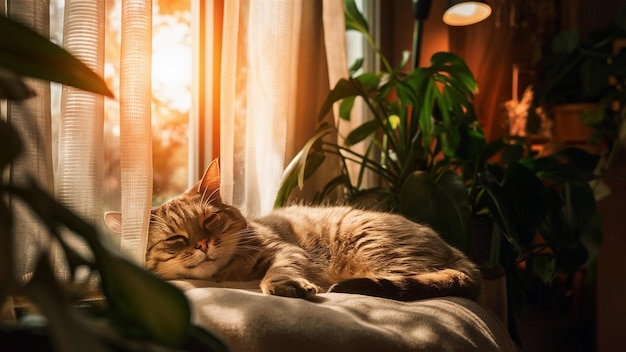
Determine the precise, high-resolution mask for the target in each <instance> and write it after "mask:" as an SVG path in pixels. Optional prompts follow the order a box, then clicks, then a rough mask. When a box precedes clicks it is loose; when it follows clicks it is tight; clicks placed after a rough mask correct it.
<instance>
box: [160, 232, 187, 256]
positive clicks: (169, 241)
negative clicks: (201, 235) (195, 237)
mask: <svg viewBox="0 0 626 352" xmlns="http://www.w3.org/2000/svg"><path fill="white" fill-rule="evenodd" d="M163 243H164V244H165V245H166V246H167V249H168V251H169V252H170V253H173V252H176V251H180V250H181V249H183V248H185V247H187V246H188V245H189V239H188V238H187V237H185V236H183V235H181V234H175V235H172V236H170V237H168V238H166V239H164V240H163Z"/></svg>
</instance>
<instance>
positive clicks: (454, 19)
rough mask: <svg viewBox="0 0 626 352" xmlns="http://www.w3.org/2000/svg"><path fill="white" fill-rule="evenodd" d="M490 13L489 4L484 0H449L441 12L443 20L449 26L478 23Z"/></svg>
mask: <svg viewBox="0 0 626 352" xmlns="http://www.w3.org/2000/svg"><path fill="white" fill-rule="evenodd" d="M490 14H491V6H489V5H487V3H486V2H485V1H484V0H450V1H449V2H448V6H447V7H446V11H445V12H444V13H443V22H445V23H446V24H447V25H450V26H467V25H470V24H474V23H478V22H480V21H482V20H484V19H486V18H487V17H489V15H490Z"/></svg>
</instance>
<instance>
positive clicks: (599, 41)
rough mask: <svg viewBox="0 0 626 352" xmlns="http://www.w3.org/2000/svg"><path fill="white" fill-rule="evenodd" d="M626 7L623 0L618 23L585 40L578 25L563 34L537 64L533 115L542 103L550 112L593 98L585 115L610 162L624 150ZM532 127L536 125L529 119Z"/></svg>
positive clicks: (583, 117) (593, 139) (582, 120)
mask: <svg viewBox="0 0 626 352" xmlns="http://www.w3.org/2000/svg"><path fill="white" fill-rule="evenodd" d="M624 38H626V6H624V3H622V6H621V7H620V10H619V11H618V13H617V16H616V20H615V22H614V23H613V24H612V25H610V26H608V27H606V28H603V29H601V30H598V31H596V32H594V33H592V34H591V38H590V40H589V41H588V42H583V41H581V38H580V34H579V32H578V31H576V30H567V31H563V32H561V33H558V34H557V35H556V36H555V38H554V39H553V42H552V46H551V50H549V51H548V52H546V53H545V54H544V56H543V57H542V59H541V60H540V61H539V63H538V64H537V79H536V81H535V84H534V85H533V90H534V95H533V104H532V106H531V107H530V109H529V112H530V117H531V118H532V117H536V115H534V114H533V113H534V112H535V111H536V108H537V107H542V108H543V109H544V110H545V111H551V110H552V109H553V108H555V107H556V106H558V105H560V104H571V103H589V106H588V107H587V108H586V109H585V110H584V111H583V112H582V114H581V116H580V119H581V122H582V124H583V125H586V126H588V127H590V128H591V129H592V131H593V132H594V133H593V134H592V135H591V137H590V141H589V142H590V143H591V144H594V143H601V144H603V145H604V146H605V148H606V150H607V151H608V156H607V159H608V160H607V164H608V165H610V164H611V163H612V161H613V160H614V158H615V157H616V155H617V152H618V151H619V149H620V143H619V142H618V139H619V134H620V133H622V134H623V133H624V126H625V125H624V112H625V111H626V91H625V89H624V88H625V87H626V50H625V49H626V47H624V46H622V47H621V48H618V47H617V45H618V44H619V40H620V39H622V40H623V39H624ZM529 125H530V126H531V128H532V126H534V125H535V124H533V123H530V124H529Z"/></svg>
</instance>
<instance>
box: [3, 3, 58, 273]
mask: <svg viewBox="0 0 626 352" xmlns="http://www.w3.org/2000/svg"><path fill="white" fill-rule="evenodd" d="M48 8H49V2H48V1H28V0H19V1H8V3H7V8H6V10H7V15H8V17H10V18H13V19H15V20H17V21H20V22H22V23H23V24H26V25H29V26H30V27H31V28H32V29H33V30H35V31H36V32H37V33H39V34H40V35H42V36H44V37H48V36H49V29H48V28H49V23H50V19H49V12H48V11H49V10H48ZM27 84H28V86H29V87H30V88H31V89H33V90H34V91H35V92H36V96H35V97H33V98H30V99H27V100H24V101H20V102H9V103H8V104H7V121H8V123H9V124H11V125H12V126H13V127H15V128H16V129H17V131H18V132H19V134H20V136H21V137H22V142H23V145H24V151H23V152H22V155H21V156H20V158H19V159H18V160H17V161H16V162H15V163H13V165H11V169H10V172H9V173H10V174H9V175H8V177H9V182H11V183H13V184H20V183H23V182H27V181H28V178H29V176H31V177H33V178H34V179H35V180H36V181H37V182H38V184H39V185H40V186H41V187H42V188H43V189H45V190H47V191H49V192H52V191H53V172H52V171H53V170H52V148H51V146H52V143H51V131H52V127H51V121H50V84H48V83H45V82H41V81H38V80H34V79H29V80H28V81H27ZM9 205H10V207H12V208H13V210H15V215H16V218H15V222H14V226H13V231H14V233H15V236H14V238H19V240H18V241H16V242H15V251H16V253H17V255H16V256H15V257H16V258H20V262H18V263H15V270H16V271H17V273H18V275H19V274H25V273H27V272H30V271H31V270H32V269H33V267H34V265H35V261H36V259H37V258H38V254H39V253H40V251H41V249H42V248H45V247H46V246H47V243H48V242H49V241H48V240H47V235H46V232H45V230H44V229H43V228H42V227H41V226H40V223H39V221H37V219H35V218H34V217H33V215H32V214H31V213H29V211H28V210H27V208H26V207H25V206H23V205H22V204H21V203H20V201H19V200H18V199H10V200H9Z"/></svg>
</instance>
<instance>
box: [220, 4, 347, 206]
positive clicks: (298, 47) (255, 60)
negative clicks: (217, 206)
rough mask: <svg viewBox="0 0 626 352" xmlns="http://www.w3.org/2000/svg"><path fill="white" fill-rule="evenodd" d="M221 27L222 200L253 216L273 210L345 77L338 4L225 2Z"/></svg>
mask: <svg viewBox="0 0 626 352" xmlns="http://www.w3.org/2000/svg"><path fill="white" fill-rule="evenodd" d="M223 22H224V27H223V38H222V43H223V47H222V58H221V60H222V62H221V65H222V66H221V67H222V72H221V83H220V87H219V89H220V93H221V94H220V97H221V100H220V106H221V112H220V116H221V123H220V126H221V128H220V160H221V164H222V169H221V171H222V183H221V195H222V198H223V199H224V200H225V201H226V202H229V203H231V204H234V205H236V206H238V207H239V208H240V209H242V211H243V212H244V213H245V214H246V215H249V216H257V215H261V214H264V213H267V212H268V211H270V210H271V208H272V206H273V204H274V198H275V196H276V192H277V190H278V188H279V186H280V180H281V176H282V173H283V170H284V168H285V166H286V165H287V163H288V162H289V161H290V160H291V158H293V156H294V155H295V154H296V153H297V152H298V150H299V149H300V148H301V147H302V146H303V145H304V143H305V142H306V139H308V138H309V137H310V136H311V135H312V134H313V132H314V130H315V128H316V124H317V115H318V110H319V108H320V106H321V105H322V102H323V101H324V99H325V97H326V95H327V94H328V92H329V90H330V86H331V85H334V84H335V83H336V80H337V79H338V78H339V77H345V76H346V75H347V72H348V70H347V63H346V62H343V61H345V60H344V59H345V57H346V54H345V50H346V48H345V39H344V35H345V27H344V24H343V23H344V19H343V2H342V1H341V0H323V1H292V0H274V1H264V0H228V1H225V7H224V21H223ZM328 62H333V63H337V62H339V64H338V65H336V64H332V65H328ZM329 67H330V68H329ZM330 80H332V82H331V81H330ZM327 167H330V168H332V167H333V165H329V166H327ZM320 174H327V175H329V174H331V173H330V172H329V173H324V172H321V173H320ZM313 183H314V181H311V182H310V184H313ZM321 184H323V183H320V185H321Z"/></svg>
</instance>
